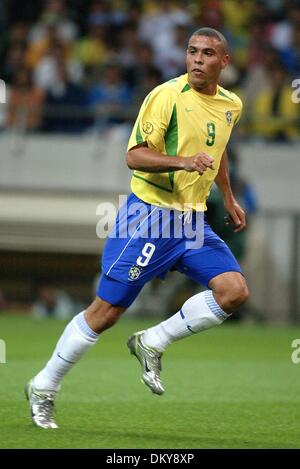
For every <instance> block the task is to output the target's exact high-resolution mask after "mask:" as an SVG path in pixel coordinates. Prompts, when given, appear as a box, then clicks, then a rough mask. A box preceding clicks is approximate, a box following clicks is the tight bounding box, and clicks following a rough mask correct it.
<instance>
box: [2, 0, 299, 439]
mask: <svg viewBox="0 0 300 469" xmlns="http://www.w3.org/2000/svg"><path fill="white" fill-rule="evenodd" d="M204 25H205V26H210V27H213V28H216V29H218V30H220V31H222V32H223V33H224V34H225V36H226V37H227V38H228V40H229V44H230V49H231V57H232V60H231V65H230V66H229V67H228V69H227V70H226V72H225V73H223V74H222V77H221V84H222V85H223V86H224V87H225V88H228V89H231V90H233V91H235V92H237V93H238V94H239V96H241V98H242V99H243V102H244V112H243V117H242V120H241V121H240V123H239V126H238V128H237V129H236V130H235V132H234V135H233V136H232V141H231V145H230V148H229V157H230V172H231V178H232V182H233V186H234V190H235V193H236V196H237V197H238V199H239V200H240V202H241V203H242V205H244V206H245V208H246V209H247V211H248V217H249V225H248V228H247V230H246V231H245V233H241V234H233V232H232V229H231V227H226V226H225V225H224V223H223V217H224V216H225V213H224V210H223V206H222V201H221V200H220V197H219V195H218V192H217V191H216V190H213V191H212V193H211V195H210V199H209V217H210V222H211V224H212V226H213V227H214V229H215V230H216V231H217V232H219V233H220V234H221V236H222V237H223V238H224V239H225V240H226V241H227V242H228V244H229V245H230V246H231V248H232V250H233V251H234V252H235V254H236V256H237V257H238V259H239V260H240V262H241V264H242V266H243V268H244V271H245V274H246V276H247V280H248V283H249V286H250V292H251V298H250V301H249V303H248V305H247V307H246V308H245V309H244V310H243V311H241V312H240V313H239V314H238V315H237V318H238V319H240V321H239V323H238V324H235V323H234V321H231V322H229V321H228V325H227V324H226V325H225V326H224V328H223V330H221V328H220V329H219V330H218V331H217V332H215V333H211V334H210V335H209V334H208V335H205V334H204V336H203V338H202V340H201V344H202V345H201V347H202V348H201V358H202V359H203V360H204V362H203V363H202V364H199V363H198V361H197V352H196V350H197V349H196V339H197V338H196V339H195V338H192V339H191V340H190V341H187V342H185V341H183V342H185V344H181V343H180V344H178V345H177V347H178V348H174V352H173V351H172V352H171V354H170V359H169V360H170V362H169V364H172V363H173V364H174V368H173V373H174V374H173V375H172V372H171V371H169V375H167V376H166V379H167V382H168V380H169V389H170V388H171V389H172V386H171V384H172V380H173V385H174V388H176V389H177V393H179V397H178V395H177V396H175V395H174V394H172V391H171V397H170V401H167V403H166V404H165V407H163V406H160V404H153V403H152V401H150V396H149V397H148V396H147V398H148V399H147V398H146V399H145V398H144V394H143V395H141V397H140V398H136V399H137V400H134V401H133V400H132V401H130V400H128V401H127V400H126V399H127V397H122V398H121V399H120V396H119V394H118V393H117V390H118V386H119V382H118V379H121V380H123V381H122V382H123V383H124V382H126V384H125V385H124V386H125V388H124V389H123V393H122V395H123V396H128V395H129V394H130V393H132V388H131V387H130V386H134V385H133V384H131V383H133V382H135V380H136V371H137V370H136V369H132V370H131V366H132V368H134V365H133V364H131V363H130V365H131V366H129V365H128V366H127V363H126V364H125V361H124V360H125V358H124V359H123V358H120V357H122V356H123V355H122V354H124V350H123V349H122V350H121V348H120V349H119V348H118V347H119V343H120V341H122V343H123V342H124V341H125V340H126V336H127V333H129V332H130V331H133V330H135V328H136V327H137V326H135V324H130V325H129V324H127V322H126V320H125V319H124V320H123V322H122V324H123V325H121V326H117V328H116V329H115V328H114V330H113V332H110V334H111V335H109V334H108V335H107V338H106V335H105V337H104V338H103V341H104V342H102V347H99V349H97V350H98V351H93V352H92V354H91V355H90V357H89V359H87V361H85V362H84V363H85V366H84V367H80V366H81V365H80V366H78V368H76V370H74V372H72V373H71V375H70V378H69V377H68V379H67V383H66V391H65V396H66V397H65V398H64V397H63V398H62V399H65V401H62V402H63V405H64V409H65V411H64V412H65V413H64V416H65V418H66V419H67V421H68V418H69V420H70V419H71V418H72V419H73V420H72V421H73V423H74V426H73V427H71V429H70V432H69V433H68V432H67V433H65V439H64V438H62V436H61V434H60V439H58V438H57V437H54V436H52V435H51V436H49V439H48V440H47V442H45V440H44V438H43V437H42V436H41V435H38V434H37V433H35V434H33V433H30V431H31V430H29V424H28V426H24V425H23V420H24V415H23V414H24V412H25V410H24V409H25V404H22V403H21V402H20V396H19V389H20V387H22V386H23V381H24V382H25V380H26V379H28V377H29V376H30V374H32V370H34V369H35V370H36V369H38V366H41V365H42V363H44V361H45V359H46V357H47V356H48V355H49V353H50V351H51V350H52V347H53V344H54V342H55V340H56V338H57V337H58V334H59V333H60V331H61V328H62V324H61V322H62V320H63V321H67V320H68V318H69V317H70V316H72V315H73V314H76V313H77V312H79V311H80V310H81V309H82V308H83V307H84V306H86V305H87V304H88V303H89V302H90V300H91V299H92V298H93V296H94V291H95V285H96V282H97V278H98V275H99V269H100V260H101V249H102V247H103V240H101V239H99V238H98V237H97V235H96V225H97V223H98V221H99V215H97V214H96V209H97V206H98V204H99V203H102V202H112V203H114V204H115V205H116V206H117V204H118V196H119V194H128V193H129V181H130V171H129V170H128V169H127V167H126V164H125V161H124V154H125V148H126V144H127V139H128V136H129V133H130V130H131V127H132V124H133V121H134V119H135V117H136V113H137V110H138V108H139V106H140V104H141V101H142V99H143V98H144V97H145V95H146V94H147V93H148V92H149V91H150V90H151V89H152V88H153V87H154V86H156V85H157V84H159V83H161V82H163V81H165V80H168V79H169V78H172V77H173V76H176V75H179V74H181V73H184V71H185V67H184V55H185V47H186V41H187V39H188V37H189V35H190V33H191V32H193V31H194V30H195V29H197V28H198V27H200V26H204ZM0 78H1V79H2V80H4V81H5V83H6V92H7V103H6V104H1V105H0V225H1V229H0V266H1V267H0V313H1V314H0V321H1V333H0V337H1V338H3V339H4V340H5V341H6V344H7V356H8V361H7V365H5V366H1V370H0V371H1V373H2V378H3V382H5V383H6V386H5V387H4V388H3V389H2V393H4V394H3V395H2V398H1V400H2V401H3V402H6V403H7V406H3V407H2V410H1V412H2V413H3V412H4V414H3V415H2V417H3V419H6V421H9V422H10V429H11V436H7V437H6V440H4V442H2V446H3V445H4V446H5V445H6V446H7V447H22V446H24V447H32V446H33V447H97V445H100V446H101V445H102V447H118V446H119V447H134V445H137V447H151V446H152V447H199V446H200V447H201V445H204V446H205V447H215V446H220V447H251V446H254V447H264V446H267V447H297V446H299V432H298V430H297V425H298V424H297V422H298V421H299V420H297V418H298V417H299V406H298V407H297V402H298V401H297V399H298V398H297V396H298V394H299V393H298V394H297V385H298V384H299V379H298V377H296V375H295V373H296V368H297V367H295V366H294V365H293V364H291V360H290V354H291V351H292V349H291V342H292V340H293V339H295V338H297V334H298V336H299V329H298V324H299V322H300V208H299V200H300V184H299V174H300V156H299V154H300V152H299V149H300V138H299V137H300V113H299V112H300V111H299V110H300V106H299V104H296V103H294V102H293V101H292V98H291V97H292V93H293V92H294V91H295V89H294V88H293V87H292V82H293V80H294V79H297V78H300V2H299V1H292V0H265V1H248V0H226V1H218V0H203V1H168V0H160V1H142V0H141V1H132V2H130V1H125V0H124V1H122V0H116V1H93V0H91V1H88V0H69V1H67V0H66V1H63V0H49V1H44V0H31V1H30V2H20V1H17V0H3V1H1V2H0ZM195 291H197V287H196V286H195V285H194V284H193V283H191V282H189V281H187V280H185V279H184V278H183V277H182V276H180V275H176V273H172V274H170V275H169V277H168V279H167V280H166V282H164V283H162V282H152V283H151V284H150V285H149V286H148V287H146V288H145V290H144V291H143V294H142V295H141V297H140V298H139V299H138V300H137V301H136V303H135V304H134V306H133V307H132V308H131V309H130V310H129V312H128V313H127V316H128V318H130V320H131V321H140V320H141V321H142V323H138V324H139V327H141V324H144V325H145V324H149V317H150V320H151V321H152V323H153V319H154V320H156V319H157V317H161V316H162V315H163V316H166V315H169V314H172V313H173V312H175V311H176V310H177V308H178V306H179V305H181V304H182V302H183V301H184V300H185V298H187V297H189V296H191V294H193V293H194V292H195ZM175 292H176V293H175ZM15 313H17V315H16V314H15ZM31 316H36V317H37V318H45V319H44V320H43V321H42V322H39V321H37V320H36V319H33V318H32V317H31ZM55 318H57V319H55ZM143 321H144V322H143ZM147 321H148V322H147ZM129 322H130V321H129ZM249 323H250V326H249ZM271 323H275V324H280V325H282V324H284V323H286V326H282V327H283V328H282V329H280V330H279V329H277V328H275V329H272V327H273V326H272V325H268V327H267V326H266V327H267V329H260V328H259V327H260V325H261V324H263V326H262V327H265V326H264V324H271ZM251 324H253V326H252V325H251ZM288 324H290V326H288ZM292 324H296V326H292ZM118 327H121V328H122V327H123V328H124V331H125V332H124V331H123V330H122V329H118ZM236 327H237V328H238V329H239V332H237V331H236V329H235V328H236ZM289 327H290V328H289ZM124 337H125V338H124ZM237 337H239V341H240V342H236V340H237ZM103 344H104V345H103ZM193 347H194V348H193ZM224 347H225V350H226V354H227V355H226V357H224ZM172 350H173V349H172ZM97 354H98V355H97ZM172 354H173V355H172ZM119 356H120V357H119ZM183 357H186V360H189V361H188V362H187V363H189V365H190V367H188V366H186V367H185V370H184V371H183V372H182V374H181V375H180V378H179V377H178V375H177V374H176V367H177V369H179V368H180V367H182V363H183V362H181V361H180V360H183ZM117 358H118V360H119V361H118V362H117V361H114V360H117ZM22 360H23V361H22ZM100 360H102V361H100ZM128 360H129V358H128ZM172 360H174V361H173V362H172ZM176 360H178V361H176ZM214 360H215V361H214ZM226 360H228V361H226ZM230 360H231V362H230ZM0 362H1V359H0ZM10 362H11V363H12V365H11V367H12V368H10V367H9V363H10ZM99 363H102V365H103V366H104V368H105V367H106V369H107V370H110V369H113V368H114V367H115V368H114V369H117V370H118V371H117V373H116V377H115V376H113V375H112V373H109V371H107V372H106V374H105V373H104V374H101V376H100V375H99V376H98V377H97V379H98V380H101V382H100V381H99V382H98V384H99V383H100V384H99V386H100V387H101V389H102V390H105V392H106V394H105V396H106V397H105V399H106V401H105V402H106V403H108V404H110V403H112V406H108V408H107V407H105V408H104V409H103V407H102V405H101V404H102V401H101V396H103V394H102V392H101V393H99V398H98V397H96V394H94V388H93V386H94V384H93V383H94V381H93V377H94V375H93V372H94V371H93V370H95V368H96V366H99V365H98V364H99ZM116 363H118V366H117V365H116ZM211 363H213V365H212V368H211ZM232 364H234V365H235V366H234V367H233V366H232ZM168 366H169V365H168ZM293 367H294V368H293ZM12 369H13V370H15V373H17V375H16V374H14V375H12V374H11V371H10V370H12ZM180 369H182V368H180ZM211 369H212V370H213V371H214V372H215V373H217V374H218V378H216V377H215V376H213V375H209V373H210V372H211V371H210V370H211ZM125 370H126V374H125ZM174 370H175V371H174ZM234 370H235V371H236V370H238V375H234ZM297 371H298V370H297ZM190 373H192V374H193V375H195V376H198V375H199V376H202V375H203V374H204V376H205V377H206V380H205V381H204V382H203V381H201V383H200V384H199V389H200V394H201V397H199V394H198V395H196V393H197V389H198V388H197V387H196V388H195V390H193V389H189V392H190V394H189V396H188V398H187V397H186V395H185V394H184V391H182V390H181V388H180V389H178V386H177V383H178V379H179V381H180V382H181V383H186V382H189V381H190V380H191V377H190ZM16 376H17V378H16ZM216 380H217V381H216ZM82 382H85V383H90V384H87V388H88V389H87V392H90V394H91V395H93V398H92V399H91V401H90V400H89V399H88V397H87V396H86V395H85V394H83V392H82V391H81V388H80V386H81V384H80V383H82ZM175 383H176V384H175ZM196 383H197V381H196V380H195V383H194V384H195V385H196ZM218 383H219V384H218ZM218 385H219V386H221V387H222V389H223V393H222V395H220V396H219V397H217V398H216V399H217V401H216V402H212V401H211V396H214V395H215V394H214V393H215V387H216V386H218ZM298 388H299V386H298ZM75 389H76V392H77V393H78V396H79V397H78V400H80V410H81V411H82V412H83V414H84V415H85V419H86V421H85V425H86V422H87V421H89V425H90V427H91V430H90V435H89V434H88V431H86V433H85V431H83V432H82V433H81V434H79V431H80V429H81V421H80V416H79V415H77V414H76V415H75V409H73V408H72V402H73V400H74V399H75V400H76V399H77V397H76V398H75V397H74V399H73V397H72V396H73V394H74V395H75V394H76V393H75ZM113 389H114V390H115V391H112V390H113ZM183 389H184V385H183ZM134 391H135V388H134ZM103 392H104V391H103ZM186 392H187V391H186ZM193 393H194V394H193ZM239 393H241V394H239ZM130 395H131V394H130ZM240 395H242V396H243V397H242V398H241V397H240ZM97 396H98V394H97ZM107 396H110V397H107ZM279 396H281V397H279ZM176 398H179V399H181V400H182V401H184V403H185V410H186V412H187V414H186V415H187V416H188V418H187V421H188V422H189V423H190V424H191V428H193V431H194V435H196V434H197V435H198V434H199V432H201V429H199V428H198V427H199V425H200V424H199V422H198V420H196V417H194V405H195V402H196V403H198V402H199V399H200V400H202V402H204V403H205V409H206V410H205V415H203V414H202V420H201V422H202V424H203V425H206V426H207V427H209V426H210V425H211V427H209V428H210V430H211V433H209V435H210V436H208V437H207V438H206V439H205V438H204V439H203V440H201V439H200V440H199V439H198V437H197V438H196V436H194V439H192V440H186V441H185V440H184V437H183V436H182V438H181V437H180V438H179V437H178V439H175V440H174V438H175V437H174V434H173V435H172V436H171V437H170V438H169V439H168V437H167V435H169V433H168V431H169V428H173V427H172V426H174V427H176V425H177V424H178V420H176V419H177V418H178V419H179V416H180V413H181V410H180V409H181V404H180V402H181V401H180V402H179V403H178V402H177V401H176V402H175V399H176ZM97 399H98V400H97ZM118 399H119V400H118ZM122 399H123V400H122ZM172 399H173V400H172ZM281 399H282V401H281ZM98 401H99V402H98ZM223 401H224V402H223ZM246 401H247V402H246ZM12 402H13V405H12V406H11V405H10V404H8V403H12ZM232 402H233V403H234V402H235V403H238V405H237V406H236V407H235V408H234V411H233V413H232V407H231V408H230V411H229V410H228V408H227V407H226V406H227V404H228V403H231V405H232ZM124 403H125V404H126V405H125V404H124ZM99 405H100V406H101V421H100V422H99V421H98V420H96V415H97V413H98V411H99ZM124 405H125V407H124ZM144 405H146V406H147V411H148V412H149V413H150V412H152V413H153V415H154V413H155V412H158V414H159V415H160V418H161V423H160V424H158V423H157V422H155V423H153V428H152V427H151V425H150V424H148V427H147V430H146V434H145V440H143V437H142V435H139V434H138V433H136V432H135V429H134V428H133V427H134V426H136V425H138V424H137V422H140V421H139V418H140V417H138V416H137V414H135V412H136V413H138V412H140V415H142V416H143V415H144V412H146V409H145V408H144ZM61 406H62V405H61ZM126 406H127V407H126ZM11 409H14V412H15V413H16V415H15V416H14V418H12V416H11ZM83 409H85V411H84V410H83ZM124 412H125V414H126V412H127V421H126V422H125V420H126V419H125V417H123V420H124V421H123V420H122V419H121V417H120V419H121V420H120V419H119V416H122V415H123V416H124ZM90 413H92V415H93V416H94V417H93V418H91V415H90ZM212 414H213V418H212ZM112 415H113V417H112ZM156 415H157V414H156ZM297 415H298V417H297ZM224 416H225V417H226V418H225V422H226V423H224ZM249 416H251V417H249ZM112 419H115V422H114V424H113V423H112ZM128 419H129V420H130V422H131V423H130V425H129V424H128ZM168 419H169V420H168ZM226 419H227V420H226ZM167 422H169V426H168V424H167ZM218 422H219V428H222V433H223V436H224V435H226V437H227V436H228V438H223V439H220V438H219V436H220V435H219V434H218V437H217V436H216V435H215V433H214V432H215V431H217V430H216V429H215V425H216V427H218ZM100 424H101V431H100V429H99V434H97V435H96V433H95V435H96V436H97V438H100V436H99V435H102V426H103V427H105V428H106V429H108V430H107V433H106V439H105V438H104V440H103V441H102V440H101V443H98V440H97V441H96V440H93V431H92V426H93V429H94V428H97V425H98V426H99V425H100ZM140 424H141V422H140ZM181 425H182V427H181V430H182V434H183V433H184V430H185V428H184V425H183V424H182V423H181ZM226 425H228V427H226ZM280 425H281V426H280ZM123 427H124V433H122V429H123ZM157 427H159V428H160V437H161V439H159V438H158V437H157V439H155V436H154V435H155V431H156V430H155V429H156V428H157ZM24 428H25V433H24ZM82 428H84V429H85V430H86V427H82ZM125 428H126V431H125ZM176 428H177V427H176ZM189 429H190V427H188V428H186V430H189ZM76 432H77V433H76ZM126 432H127V433H126ZM272 432H273V433H272ZM171 433H172V432H171ZM186 433H188V431H187V432H186ZM245 434H247V435H248V437H247V438H246V437H244V436H243V435H245ZM7 435H9V431H8V433H7ZM95 435H94V436H95ZM241 435H242V436H241ZM249 435H251V436H249ZM253 435H255V437H254V436H253ZM279 435H280V436H279ZM244 440H245V441H244ZM5 441H6V443H5ZM139 445H140V446H139ZM155 445H158V446H155ZM159 445H160V446H159Z"/></svg>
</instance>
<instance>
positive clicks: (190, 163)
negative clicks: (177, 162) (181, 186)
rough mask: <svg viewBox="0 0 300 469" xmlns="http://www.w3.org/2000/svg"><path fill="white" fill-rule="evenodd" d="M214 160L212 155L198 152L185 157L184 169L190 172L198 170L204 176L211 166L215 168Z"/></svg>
mask: <svg viewBox="0 0 300 469" xmlns="http://www.w3.org/2000/svg"><path fill="white" fill-rule="evenodd" d="M213 164H214V160H213V158H212V157H211V156H209V155H207V154H206V153H203V152H202V151H201V152H200V153H197V154H196V155H194V156H188V157H186V158H184V169H185V171H188V172H191V173H192V172H193V171H198V173H199V174H200V175H201V176H202V174H203V173H204V172H205V171H206V170H207V169H208V168H209V169H215V168H214V166H213Z"/></svg>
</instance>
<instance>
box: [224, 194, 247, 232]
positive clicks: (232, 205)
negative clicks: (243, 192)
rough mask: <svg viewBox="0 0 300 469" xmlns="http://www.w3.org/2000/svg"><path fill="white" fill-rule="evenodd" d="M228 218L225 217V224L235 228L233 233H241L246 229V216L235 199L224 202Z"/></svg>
mask: <svg viewBox="0 0 300 469" xmlns="http://www.w3.org/2000/svg"><path fill="white" fill-rule="evenodd" d="M224 205H225V208H226V210H227V212H228V216H227V217H225V223H226V224H227V225H229V224H230V223H232V224H233V225H234V226H235V230H234V232H235V233H237V232H238V231H242V230H243V229H244V228H245V227H246V214H245V212H244V210H243V209H242V207H241V206H240V205H239V204H238V203H237V201H236V200H235V199H232V200H230V201H226V200H225V202H224Z"/></svg>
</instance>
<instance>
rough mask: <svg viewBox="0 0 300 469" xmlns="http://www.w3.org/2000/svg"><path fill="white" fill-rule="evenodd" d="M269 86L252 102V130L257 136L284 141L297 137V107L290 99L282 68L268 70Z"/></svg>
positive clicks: (286, 80) (286, 78) (286, 76)
mask: <svg viewBox="0 0 300 469" xmlns="http://www.w3.org/2000/svg"><path fill="white" fill-rule="evenodd" d="M270 82H271V86H270V87H269V88H266V89H265V90H263V91H261V92H259V93H258V94H257V97H256V99H255V101H254V103H253V110H252V111H253V112H252V130H253V132H254V134H255V135H256V136H258V137H263V138H265V139H268V140H275V141H280V142H286V141H289V140H291V139H294V138H297V137H299V127H298V119H299V114H298V107H297V106H296V105H295V104H294V103H293V102H292V100H291V86H290V84H289V83H288V75H287V73H286V71H285V69H284V68H282V67H277V68H275V69H273V70H270Z"/></svg>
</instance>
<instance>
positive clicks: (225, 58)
mask: <svg viewBox="0 0 300 469" xmlns="http://www.w3.org/2000/svg"><path fill="white" fill-rule="evenodd" d="M229 62H230V57H229V54H224V55H223V58H222V70H223V69H224V68H226V67H227V65H228V64H229Z"/></svg>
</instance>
